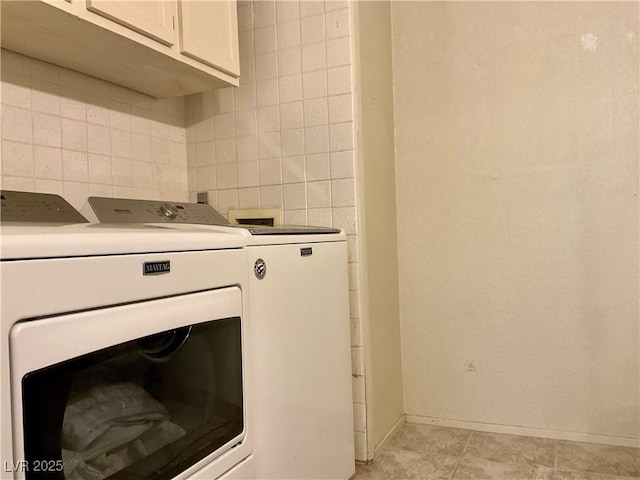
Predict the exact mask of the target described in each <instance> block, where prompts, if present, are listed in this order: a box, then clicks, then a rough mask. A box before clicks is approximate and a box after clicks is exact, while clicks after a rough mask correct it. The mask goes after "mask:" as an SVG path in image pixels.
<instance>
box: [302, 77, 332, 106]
mask: <svg viewBox="0 0 640 480" xmlns="http://www.w3.org/2000/svg"><path fill="white" fill-rule="evenodd" d="M302 96H303V98H304V99H309V98H318V97H326V96H327V73H326V72H325V71H324V70H320V71H317V72H308V73H304V74H303V75H302Z"/></svg>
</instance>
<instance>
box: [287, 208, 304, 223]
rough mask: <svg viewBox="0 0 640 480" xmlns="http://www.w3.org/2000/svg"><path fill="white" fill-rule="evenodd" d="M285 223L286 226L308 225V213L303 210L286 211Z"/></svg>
mask: <svg viewBox="0 0 640 480" xmlns="http://www.w3.org/2000/svg"><path fill="white" fill-rule="evenodd" d="M284 223H285V224H286V225H307V211H306V210H305V209H302V210H285V211H284Z"/></svg>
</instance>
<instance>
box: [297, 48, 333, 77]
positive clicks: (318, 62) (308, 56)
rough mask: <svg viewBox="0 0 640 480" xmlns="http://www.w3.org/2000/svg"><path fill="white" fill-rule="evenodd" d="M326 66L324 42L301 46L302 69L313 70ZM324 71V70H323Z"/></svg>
mask: <svg viewBox="0 0 640 480" xmlns="http://www.w3.org/2000/svg"><path fill="white" fill-rule="evenodd" d="M326 68H327V47H326V44H325V43H324V42H321V43H312V44H310V45H304V46H303V47H302V71H303V72H313V71H315V70H323V71H324V70H325V69H326ZM323 73H324V72H323Z"/></svg>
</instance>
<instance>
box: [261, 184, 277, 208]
mask: <svg viewBox="0 0 640 480" xmlns="http://www.w3.org/2000/svg"><path fill="white" fill-rule="evenodd" d="M260 202H261V205H260V208H282V186H281V185H273V186H266V187H260Z"/></svg>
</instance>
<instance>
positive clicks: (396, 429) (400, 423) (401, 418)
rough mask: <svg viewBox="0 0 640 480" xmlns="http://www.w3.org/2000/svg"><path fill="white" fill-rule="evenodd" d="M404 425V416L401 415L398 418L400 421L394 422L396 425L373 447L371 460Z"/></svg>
mask: <svg viewBox="0 0 640 480" xmlns="http://www.w3.org/2000/svg"><path fill="white" fill-rule="evenodd" d="M405 423H406V421H405V415H402V416H401V417H400V419H399V420H398V421H397V422H396V424H395V425H394V426H393V427H391V430H389V431H388V432H387V434H386V435H385V436H384V438H383V439H382V440H380V443H378V445H376V446H375V448H374V450H373V457H372V458H374V457H375V456H376V455H377V454H378V452H379V451H380V449H381V448H382V447H384V446H385V445H386V444H387V442H388V441H389V439H390V438H391V437H392V436H393V434H394V433H396V432H397V431H398V430H400V428H402V426H403V425H404V424H405Z"/></svg>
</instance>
